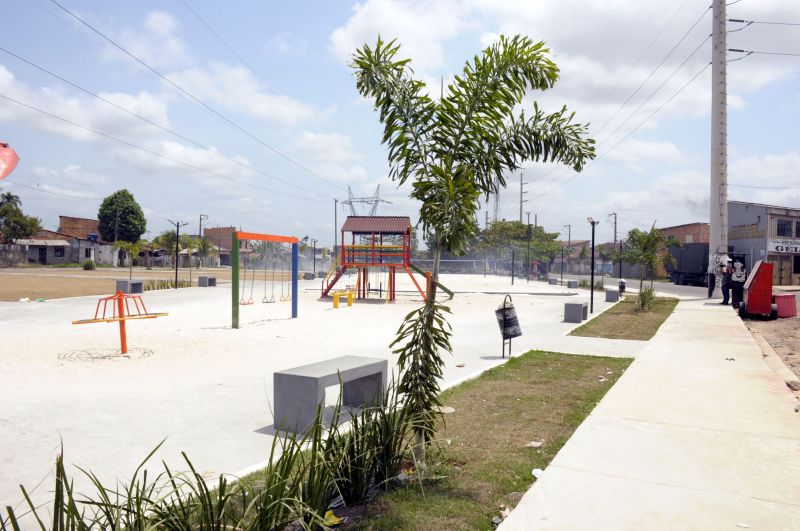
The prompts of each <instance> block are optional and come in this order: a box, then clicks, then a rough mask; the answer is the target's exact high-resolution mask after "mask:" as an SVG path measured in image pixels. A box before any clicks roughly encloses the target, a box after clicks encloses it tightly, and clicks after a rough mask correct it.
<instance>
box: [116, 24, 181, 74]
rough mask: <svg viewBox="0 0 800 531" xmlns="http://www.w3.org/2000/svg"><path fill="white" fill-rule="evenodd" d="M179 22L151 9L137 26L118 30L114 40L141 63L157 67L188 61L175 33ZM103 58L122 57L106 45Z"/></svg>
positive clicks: (177, 33)
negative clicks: (138, 27) (139, 25)
mask: <svg viewBox="0 0 800 531" xmlns="http://www.w3.org/2000/svg"><path fill="white" fill-rule="evenodd" d="M179 33H180V23H179V22H178V20H177V19H176V18H175V17H174V16H173V15H171V14H170V13H167V12H165V11H151V12H150V13H148V15H147V18H145V20H144V23H143V24H142V28H141V29H130V28H128V29H125V30H122V31H121V32H120V34H119V36H118V39H119V41H120V43H121V44H122V46H123V47H124V48H126V49H127V50H128V51H129V52H131V53H132V54H133V55H135V56H136V57H138V58H139V59H141V60H142V61H144V62H145V63H147V64H149V65H151V66H154V67H156V68H159V67H174V66H179V65H185V64H187V63H189V62H191V61H192V59H191V57H190V56H189V54H188V52H187V50H186V44H185V43H184V42H183V39H181V37H180V36H179ZM105 57H106V58H107V59H111V58H123V57H124V56H120V55H119V52H117V51H116V49H115V48H110V47H109V48H107V49H106V52H105Z"/></svg>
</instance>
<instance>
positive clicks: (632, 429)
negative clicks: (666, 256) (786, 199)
mask: <svg viewBox="0 0 800 531" xmlns="http://www.w3.org/2000/svg"><path fill="white" fill-rule="evenodd" d="M796 404H797V400H796V398H795V397H794V395H793V394H792V393H791V392H790V391H789V390H788V389H787V387H786V385H785V383H784V380H783V378H781V377H780V376H779V375H778V374H776V373H775V372H774V371H773V370H772V369H771V368H770V367H768V366H767V364H766V363H765V362H764V360H763V357H762V353H761V350H760V348H759V347H758V345H757V343H756V341H755V340H754V339H753V337H752V336H751V335H750V333H749V332H748V331H747V329H746V328H745V326H744V324H743V323H742V322H741V321H740V320H739V318H738V317H737V316H736V315H735V314H734V312H733V311H731V310H730V309H729V308H726V307H720V306H719V305H715V304H713V303H709V302H704V301H681V302H680V303H679V305H678V307H677V308H676V310H675V312H674V313H673V315H672V316H671V317H670V318H669V319H668V320H667V322H666V323H664V325H663V326H662V327H661V329H660V330H659V332H658V333H657V334H656V336H655V337H654V338H653V339H652V340H651V342H650V345H649V346H647V347H646V348H645V349H644V350H643V352H642V353H641V354H640V355H639V356H638V357H637V358H636V360H635V361H634V362H633V364H632V365H631V367H630V368H629V369H628V370H627V371H626V373H625V374H624V375H623V376H622V378H621V379H620V380H619V382H618V383H617V384H616V385H615V386H614V387H613V388H612V389H611V391H609V393H608V394H607V395H606V397H605V398H604V399H603V400H602V401H601V402H600V404H599V405H598V406H597V408H596V409H595V410H594V411H593V412H592V414H591V415H590V416H589V417H588V418H587V419H586V421H584V423H583V424H581V426H580V427H579V428H578V429H577V431H576V432H575V434H574V435H573V436H572V438H571V439H570V440H569V441H568V442H567V444H566V445H564V447H563V448H562V449H561V451H560V452H559V453H558V455H556V457H555V459H553V461H552V463H551V464H550V466H549V467H548V468H547V469H546V470H545V472H544V474H543V475H542V477H541V478H540V479H539V480H537V481H536V483H535V484H534V486H533V487H531V489H530V490H529V491H528V492H527V493H526V494H525V496H524V497H523V498H522V500H521V501H520V503H519V505H518V506H517V508H516V509H515V510H514V511H513V512H512V513H511V515H510V516H509V517H508V518H507V519H506V520H505V521H504V522H503V523H502V524H501V525H500V529H501V530H502V531H512V530H531V529H558V530H564V529H594V530H597V529H613V530H627V529H631V530H633V529H636V530H639V529H702V530H709V529H738V528H748V527H749V528H752V529H769V530H777V529H800V414H799V413H795V412H794V407H795V405H796Z"/></svg>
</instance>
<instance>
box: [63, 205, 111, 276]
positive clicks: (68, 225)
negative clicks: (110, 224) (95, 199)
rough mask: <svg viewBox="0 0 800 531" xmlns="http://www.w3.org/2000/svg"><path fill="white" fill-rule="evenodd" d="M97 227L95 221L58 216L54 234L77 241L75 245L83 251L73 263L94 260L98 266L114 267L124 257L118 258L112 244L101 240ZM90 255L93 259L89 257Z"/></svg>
mask: <svg viewBox="0 0 800 531" xmlns="http://www.w3.org/2000/svg"><path fill="white" fill-rule="evenodd" d="M99 227H100V221H98V220H96V219H89V218H75V217H72V216H58V231H56V232H58V233H59V234H61V235H67V236H70V237H72V238H74V239H76V240H78V242H76V243H75V245H76V246H78V247H79V248H81V249H84V250H83V252H82V253H80V252H79V253H77V256H76V258H77V259H76V260H74V261H75V262H83V261H85V260H94V262H95V263H97V264H100V265H115V262H117V261H118V260H122V259H123V258H124V257H122V256H120V254H121V253H120V251H119V250H117V249H114V243H113V242H107V241H105V240H103V238H102V237H101V236H100V229H99ZM86 248H91V253H89V252H88V251H86V250H85V249H86ZM90 254H91V255H92V256H93V258H90V257H89V256H90ZM117 265H118V264H117Z"/></svg>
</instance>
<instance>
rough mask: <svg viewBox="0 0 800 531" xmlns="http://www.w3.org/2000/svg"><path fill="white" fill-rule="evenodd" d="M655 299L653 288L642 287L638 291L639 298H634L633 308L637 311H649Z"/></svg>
mask: <svg viewBox="0 0 800 531" xmlns="http://www.w3.org/2000/svg"><path fill="white" fill-rule="evenodd" d="M655 299H656V292H655V291H653V288H644V289H643V290H642V291H640V292H639V298H638V299H637V300H636V307H635V310H636V311H637V312H649V311H650V310H651V309H652V308H653V303H654V302H655Z"/></svg>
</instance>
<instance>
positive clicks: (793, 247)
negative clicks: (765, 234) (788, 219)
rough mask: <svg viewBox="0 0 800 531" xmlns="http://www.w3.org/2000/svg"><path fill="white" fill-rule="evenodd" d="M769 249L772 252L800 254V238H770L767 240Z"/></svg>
mask: <svg viewBox="0 0 800 531" xmlns="http://www.w3.org/2000/svg"><path fill="white" fill-rule="evenodd" d="M767 250H768V251H769V252H771V253H798V254H800V240H793V239H791V238H770V239H769V240H767Z"/></svg>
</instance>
